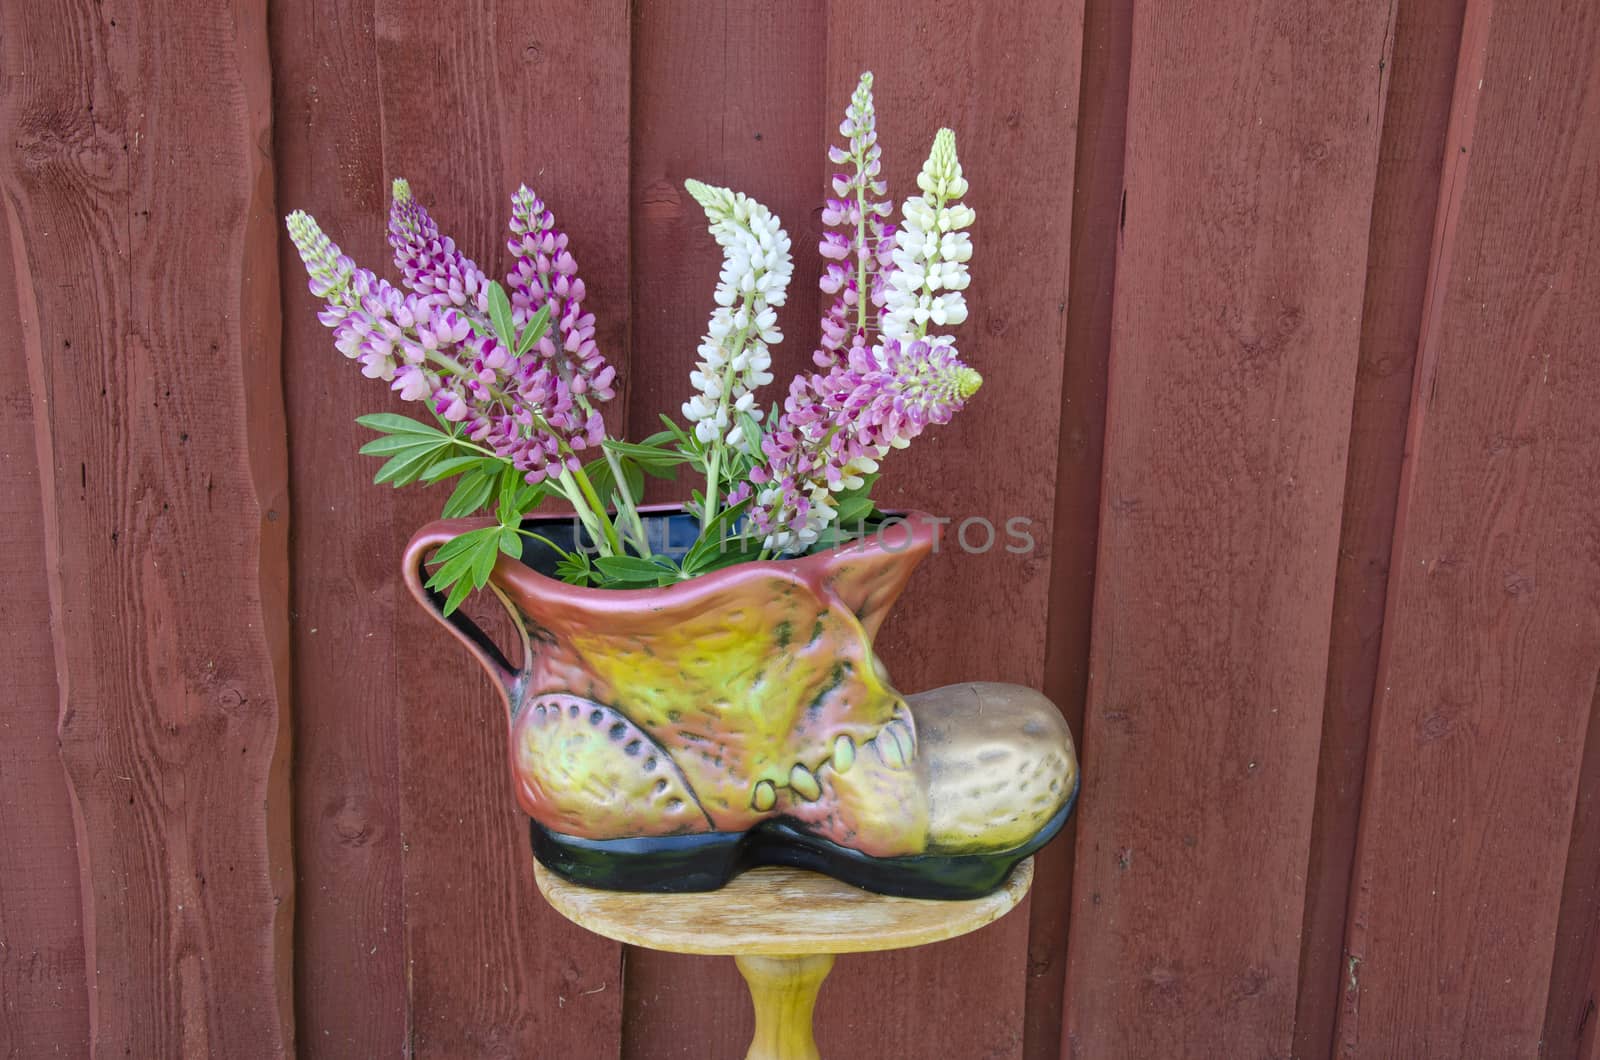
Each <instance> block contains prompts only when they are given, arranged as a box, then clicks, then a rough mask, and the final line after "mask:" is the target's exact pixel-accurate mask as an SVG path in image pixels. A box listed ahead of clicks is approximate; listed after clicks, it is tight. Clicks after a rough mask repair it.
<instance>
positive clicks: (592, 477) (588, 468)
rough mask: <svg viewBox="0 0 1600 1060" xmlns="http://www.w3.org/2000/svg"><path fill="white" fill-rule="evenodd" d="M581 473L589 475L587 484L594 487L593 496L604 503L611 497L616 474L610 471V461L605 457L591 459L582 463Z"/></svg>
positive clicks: (614, 486) (615, 483)
mask: <svg viewBox="0 0 1600 1060" xmlns="http://www.w3.org/2000/svg"><path fill="white" fill-rule="evenodd" d="M583 473H584V474H585V475H587V476H589V484H590V485H591V486H593V487H594V493H595V496H597V497H599V498H600V500H601V502H602V503H604V502H606V501H609V500H610V499H611V495H612V494H613V493H615V492H616V490H617V480H616V476H614V475H612V473H611V461H609V460H607V459H606V458H605V457H601V458H600V459H599V460H591V461H589V462H588V463H587V464H585V465H583Z"/></svg>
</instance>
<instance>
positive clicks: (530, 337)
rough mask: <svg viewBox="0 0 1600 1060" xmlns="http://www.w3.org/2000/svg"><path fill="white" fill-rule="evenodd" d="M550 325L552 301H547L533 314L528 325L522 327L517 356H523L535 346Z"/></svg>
mask: <svg viewBox="0 0 1600 1060" xmlns="http://www.w3.org/2000/svg"><path fill="white" fill-rule="evenodd" d="M549 326H550V303H549V302H546V303H545V304H544V305H542V306H540V307H539V311H538V312H537V313H535V314H533V319H531V320H529V321H528V326H527V327H525V328H523V329H522V339H521V341H520V342H518V343H517V356H518V357H521V356H522V355H523V354H525V353H527V352H528V351H529V350H531V349H532V348H533V344H534V343H536V342H538V341H539V340H540V339H541V338H543V337H544V333H545V329H547V328H548V327H549Z"/></svg>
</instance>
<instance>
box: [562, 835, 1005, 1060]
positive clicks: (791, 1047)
mask: <svg viewBox="0 0 1600 1060" xmlns="http://www.w3.org/2000/svg"><path fill="white" fill-rule="evenodd" d="M535 872H536V874H537V876H538V879H539V889H540V890H541V891H543V892H544V896H545V898H546V899H547V900H548V901H549V902H550V904H551V905H552V906H554V907H555V908H556V909H557V910H558V911H559V912H560V913H561V914H562V915H563V916H565V917H566V918H567V919H568V920H571V921H572V922H573V923H575V924H578V925H580V926H581V927H585V928H588V929H589V930H590V931H593V932H595V933H596V934H599V935H604V936H606V937H607V938H611V939H616V940H617V941H619V942H626V943H628V944H629V945H632V946H644V947H645V948H647V949H653V950H664V951H666V952H668V953H695V954H705V955H711V956H731V957H732V958H733V959H734V961H735V962H736V963H737V964H738V965H739V971H740V972H741V973H742V974H743V975H744V979H745V982H746V983H747V984H748V985H749V987H750V999H751V1001H752V1002H753V1003H754V1004H755V1011H756V1033H755V1038H754V1040H753V1041H751V1043H750V1051H749V1053H748V1054H747V1056H746V1060H819V1057H818V1053H817V1045H816V1041H815V1039H814V1038H813V1036H812V1020H811V1014H812V1010H813V1008H814V1007H815V1005H816V1001H817V991H818V990H819V989H820V988H821V986H822V981H823V979H825V978H827V975H828V972H829V971H830V970H831V969H832V968H833V959H834V956H835V955H837V954H840V953H865V952H872V951H877V950H895V949H904V948H906V947H909V946H922V945H926V944H927V943H930V942H940V941H943V940H944V939H950V938H955V937H956V936H957V935H965V934H966V933H967V932H969V931H975V930H977V929H978V928H980V927H983V926H984V925H985V924H988V923H991V922H993V921H995V920H998V919H999V918H1000V917H1002V916H1004V915H1005V914H1006V913H1008V912H1010V911H1011V909H1012V908H1013V907H1014V906H1015V905H1016V904H1017V903H1018V902H1020V901H1022V896H1023V895H1025V894H1027V893H1028V887H1029V886H1030V885H1031V884H1032V883H1033V859H1032V858H1029V859H1028V860H1026V861H1024V862H1022V863H1021V864H1020V865H1018V866H1017V867H1016V869H1015V870H1014V871H1013V872H1012V873H1011V876H1010V877H1009V878H1008V879H1007V880H1006V882H1005V884H1004V885H1003V886H1002V887H1001V888H1000V889H999V890H997V891H994V892H993V893H991V894H988V895H985V896H984V897H982V898H975V899H972V900H970V901H964V902H939V901H929V900H926V899H918V898H891V897H889V896H887V895H882V894H872V893H870V892H868V891H862V890H858V889H857V888H854V887H851V886H848V885H847V884H843V883H840V882H839V881H837V880H834V879H832V878H830V877H827V876H821V875H818V874H817V873H814V872H805V871H802V870H799V869H788V868H761V869H752V870H750V871H749V872H746V873H744V874H742V875H740V876H738V877H736V878H735V879H734V880H733V882H732V883H730V884H728V885H727V886H726V887H724V888H722V889H721V890H720V891H705V892H700V893H695V894H635V893H629V892H622V891H597V890H594V889H592V888H589V887H583V886H580V885H578V884H575V883H571V882H569V881H567V880H564V879H562V878H561V877H559V876H557V875H556V874H555V873H553V872H550V871H548V870H547V869H546V868H545V867H544V866H543V865H538V864H536V865H535Z"/></svg>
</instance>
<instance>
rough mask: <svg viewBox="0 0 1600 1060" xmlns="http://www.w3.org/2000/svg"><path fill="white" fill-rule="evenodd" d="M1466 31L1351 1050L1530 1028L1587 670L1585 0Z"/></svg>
mask: <svg viewBox="0 0 1600 1060" xmlns="http://www.w3.org/2000/svg"><path fill="white" fill-rule="evenodd" d="M1463 37H1464V42H1463V48H1462V52H1461V60H1460V65H1459V72H1458V74H1457V82H1456V83H1457V89H1456V97H1455V104H1454V114H1453V117H1452V123H1451V128H1450V132H1449V140H1448V142H1447V147H1446V157H1447V158H1448V159H1449V163H1448V164H1447V169H1446V172H1445V173H1444V175H1443V182H1442V185H1443V189H1444V190H1443V193H1442V195H1441V212H1440V223H1439V226H1438V233H1439V234H1438V237H1437V239H1436V243H1435V254H1434V262H1433V270H1432V276H1431V278H1430V281H1429V286H1428V299H1427V303H1426V314H1425V316H1424V324H1423V334H1422V339H1421V345H1420V348H1419V364H1418V371H1417V383H1416V389H1415V392H1414V395H1415V396H1414V397H1413V400H1412V413H1411V417H1412V419H1411V426H1410V433H1409V436H1408V440H1407V441H1408V445H1407V449H1408V452H1409V453H1410V454H1411V456H1410V460H1409V463H1408V464H1407V467H1406V470H1405V474H1404V478H1403V482H1402V493H1401V502H1400V515H1399V528H1398V530H1397V534H1396V541H1395V550H1394V561H1393V567H1392V574H1391V576H1390V582H1389V591H1388V596H1389V600H1388V612H1387V617H1386V621H1385V623H1384V644H1383V648H1382V653H1381V657H1380V660H1379V668H1378V682H1377V687H1378V690H1379V691H1378V695H1377V698H1376V701H1375V703H1374V707H1373V740H1372V750H1371V753H1370V762H1369V765H1368V769H1367V782H1366V791H1365V794H1364V797H1363V804H1362V805H1363V808H1362V817H1361V832H1360V837H1359V840H1358V847H1357V857H1356V871H1355V875H1354V879H1353V882H1352V899H1351V915H1350V923H1349V927H1348V934H1347V938H1346V946H1347V950H1348V952H1349V961H1348V964H1349V974H1348V985H1347V989H1346V992H1345V996H1344V998H1343V1004H1342V1007H1341V1010H1340V1014H1339V1022H1338V1036H1339V1037H1338V1045H1339V1048H1340V1049H1341V1051H1342V1052H1343V1053H1344V1054H1346V1055H1355V1056H1391V1055H1395V1054H1396V1053H1397V1052H1402V1053H1403V1052H1408V1051H1427V1052H1435V1053H1445V1054H1452V1055H1454V1054H1467V1055H1485V1056H1507V1055H1533V1054H1534V1053H1535V1052H1537V1051H1538V1050H1539V1047H1540V1035H1541V1032H1542V1029H1543V1025H1544V1017H1545V1010H1546V1004H1547V998H1548V994H1549V987H1550V975H1551V968H1552V958H1553V951H1554V944H1555V932H1556V927H1557V911H1558V906H1559V902H1560V896H1561V888H1562V875H1563V871H1564V868H1565V866H1566V864H1567V861H1568V847H1569V844H1570V843H1571V841H1572V838H1573V831H1572V825H1573V811H1574V803H1575V800H1576V795H1577V786H1578V779H1579V771H1580V762H1581V758H1582V755H1583V743H1584V734H1585V732H1586V729H1587V726H1588V722H1589V714H1590V707H1591V704H1592V702H1593V698H1594V695H1595V686H1596V674H1597V672H1600V535H1597V530H1596V527H1597V526H1600V500H1597V498H1600V471H1597V465H1596V463H1595V461H1594V457H1593V443H1594V439H1595V438H1596V437H1597V436H1600V414H1597V412H1596V410H1597V409H1600V371H1597V369H1596V366H1595V361H1594V357H1593V342H1592V336H1593V335H1594V333H1595V331H1596V329H1597V328H1600V302H1597V301H1596V299H1595V298H1594V291H1595V289H1596V287H1597V285H1600V254H1597V253H1596V250H1595V248H1596V245H1597V239H1596V236H1597V231H1596V222H1595V218H1594V210H1593V206H1594V202H1595V196H1596V192H1597V189H1600V11H1596V10H1595V9H1594V8H1593V7H1592V6H1591V5H1585V4H1580V3H1550V4H1541V5H1535V6H1532V7H1517V8H1512V7H1510V6H1501V5H1495V4H1492V3H1469V4H1468V8H1467V15H1466V20H1465V30H1464V34H1463ZM1556 130H1559V132H1557V131H1556Z"/></svg>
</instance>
